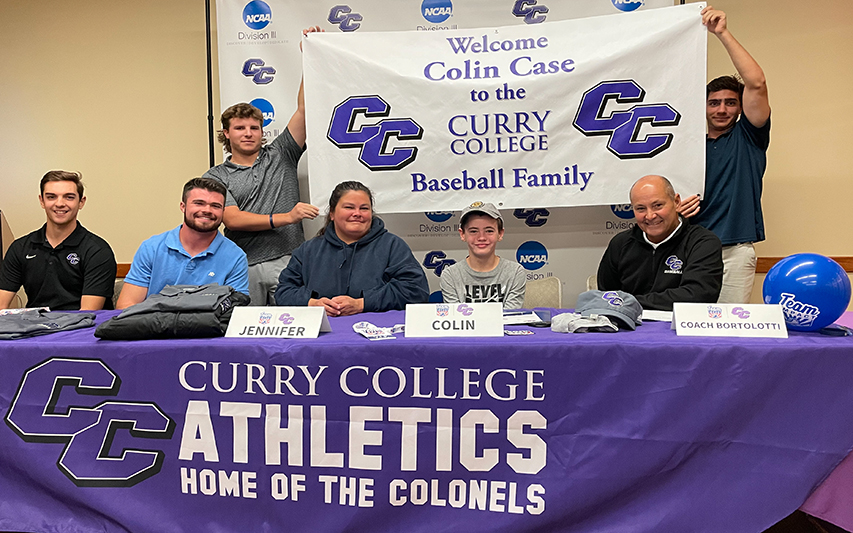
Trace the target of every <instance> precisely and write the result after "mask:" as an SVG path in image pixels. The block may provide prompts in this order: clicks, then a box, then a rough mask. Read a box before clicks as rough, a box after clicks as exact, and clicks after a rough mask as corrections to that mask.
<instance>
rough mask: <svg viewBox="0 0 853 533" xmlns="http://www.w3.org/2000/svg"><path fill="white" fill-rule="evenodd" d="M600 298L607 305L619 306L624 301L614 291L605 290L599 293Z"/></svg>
mask: <svg viewBox="0 0 853 533" xmlns="http://www.w3.org/2000/svg"><path fill="white" fill-rule="evenodd" d="M601 299H602V300H605V301H606V302H607V303H608V304H609V305H612V306H613V307H621V306H622V304H623V303H625V301H624V300H623V299H622V298H621V297H620V296H619V293H618V292H616V291H607V292H605V293H604V294H602V295H601Z"/></svg>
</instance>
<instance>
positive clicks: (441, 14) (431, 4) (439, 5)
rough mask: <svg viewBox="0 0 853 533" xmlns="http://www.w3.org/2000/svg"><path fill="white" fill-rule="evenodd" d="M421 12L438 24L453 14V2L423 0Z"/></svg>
mask: <svg viewBox="0 0 853 533" xmlns="http://www.w3.org/2000/svg"><path fill="white" fill-rule="evenodd" d="M421 14H422V15H423V16H424V18H425V19H427V20H428V21H429V22H432V23H435V24H439V23H441V22H444V21H445V20H447V19H449V18H450V16H451V15H453V2H451V1H450V0H424V1H423V3H422V4H421Z"/></svg>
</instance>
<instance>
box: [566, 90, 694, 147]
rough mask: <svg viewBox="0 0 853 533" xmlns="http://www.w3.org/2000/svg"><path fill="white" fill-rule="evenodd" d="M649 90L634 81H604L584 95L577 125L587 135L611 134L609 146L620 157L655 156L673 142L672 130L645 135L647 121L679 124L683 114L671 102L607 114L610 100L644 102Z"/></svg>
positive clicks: (577, 117)
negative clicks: (643, 132) (642, 131)
mask: <svg viewBox="0 0 853 533" xmlns="http://www.w3.org/2000/svg"><path fill="white" fill-rule="evenodd" d="M645 96H646V91H645V90H643V88H642V87H640V86H639V85H638V84H637V82H635V81H634V80H620V81H603V82H601V83H599V84H598V85H596V86H595V87H593V88H592V89H590V90H588V91H587V92H585V93H584V94H583V99H581V103H580V106H579V107H578V113H577V115H576V116H575V120H574V123H573V124H574V126H575V128H577V129H578V130H579V131H580V132H581V133H583V134H584V135H586V136H587V137H592V136H594V135H607V136H609V137H610V140H608V141H607V149H608V150H610V152H612V153H613V155H615V156H616V157H618V158H619V159H642V158H651V157H654V156H656V155H657V154H659V153H661V152H663V151H664V150H666V149H667V148H669V145H670V144H672V139H673V135H672V134H671V133H662V134H652V135H645V136H642V133H641V131H640V130H641V128H642V127H643V125H644V124H649V125H651V126H653V127H660V126H677V125H678V123H679V122H680V121H681V114H679V112H678V111H676V110H675V109H673V108H672V106H670V105H669V104H642V105H635V106H634V107H632V108H630V109H628V110H627V111H614V112H612V113H610V114H609V115H605V108H606V107H607V104H608V103H609V102H610V100H614V101H615V102H616V103H618V104H631V103H638V102H642V101H643V98H645Z"/></svg>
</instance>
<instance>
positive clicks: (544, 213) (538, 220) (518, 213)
mask: <svg viewBox="0 0 853 533" xmlns="http://www.w3.org/2000/svg"><path fill="white" fill-rule="evenodd" d="M550 215H551V212H550V211H548V210H547V209H544V208H541V207H540V208H537V209H516V210H515V211H513V212H512V216H514V217H515V218H517V219H519V220H523V221H524V223H525V224H527V226H528V227H531V228H538V227H541V226H544V225H545V223H546V222H548V217H549V216H550Z"/></svg>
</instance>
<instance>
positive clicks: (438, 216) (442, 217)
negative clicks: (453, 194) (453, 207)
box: [424, 211, 453, 222]
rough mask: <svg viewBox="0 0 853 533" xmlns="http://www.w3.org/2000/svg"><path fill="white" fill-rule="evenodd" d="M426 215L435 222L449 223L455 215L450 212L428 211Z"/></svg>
mask: <svg viewBox="0 0 853 533" xmlns="http://www.w3.org/2000/svg"><path fill="white" fill-rule="evenodd" d="M424 215H426V217H427V218H428V219H430V220H432V221H433V222H447V221H448V220H450V219H451V218H453V213H451V212H448V211H427V212H426V213H424Z"/></svg>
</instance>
